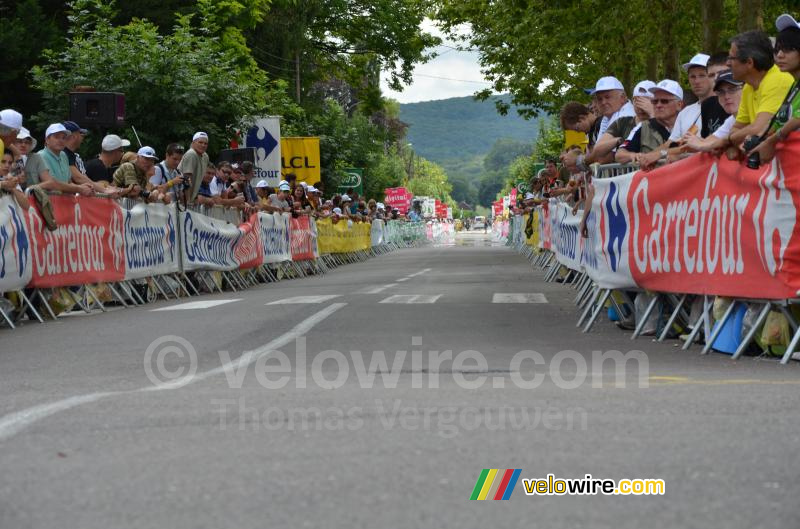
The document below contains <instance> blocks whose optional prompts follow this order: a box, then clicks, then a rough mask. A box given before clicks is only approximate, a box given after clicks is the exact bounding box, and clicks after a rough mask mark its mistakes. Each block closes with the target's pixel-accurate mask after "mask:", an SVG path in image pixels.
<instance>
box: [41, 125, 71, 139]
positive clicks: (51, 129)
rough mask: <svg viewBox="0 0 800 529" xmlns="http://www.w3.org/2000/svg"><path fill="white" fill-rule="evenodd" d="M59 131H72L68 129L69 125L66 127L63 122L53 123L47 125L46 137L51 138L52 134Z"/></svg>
mask: <svg viewBox="0 0 800 529" xmlns="http://www.w3.org/2000/svg"><path fill="white" fill-rule="evenodd" d="M59 132H66V133H67V134H69V133H70V132H69V131H68V130H67V127H65V126H64V124H63V123H53V124H52V125H50V126H49V127H47V130H46V131H45V133H44V137H45V138H49V137H50V136H51V135H53V134H57V133H59Z"/></svg>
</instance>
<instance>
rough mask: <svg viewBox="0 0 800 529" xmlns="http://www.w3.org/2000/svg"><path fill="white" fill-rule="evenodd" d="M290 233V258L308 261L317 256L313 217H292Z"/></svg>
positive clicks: (315, 229) (315, 230)
mask: <svg viewBox="0 0 800 529" xmlns="http://www.w3.org/2000/svg"><path fill="white" fill-rule="evenodd" d="M290 233H291V236H292V239H291V244H292V260H294V261H308V260H312V259H315V258H317V257H318V256H319V251H318V250H317V227H316V223H315V222H314V220H313V219H311V218H310V217H309V216H307V215H300V216H299V217H297V218H296V219H292V224H291V229H290Z"/></svg>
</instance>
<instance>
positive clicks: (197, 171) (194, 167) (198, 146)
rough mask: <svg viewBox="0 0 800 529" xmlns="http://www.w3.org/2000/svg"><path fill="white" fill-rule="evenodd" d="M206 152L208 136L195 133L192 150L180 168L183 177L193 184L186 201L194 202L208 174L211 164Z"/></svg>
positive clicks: (188, 190) (184, 158)
mask: <svg viewBox="0 0 800 529" xmlns="http://www.w3.org/2000/svg"><path fill="white" fill-rule="evenodd" d="M206 150H208V134H206V133H205V132H195V133H194V136H192V145H191V148H190V149H189V150H188V151H186V153H184V155H183V158H181V163H180V165H179V166H178V169H180V171H181V173H182V174H183V176H184V177H185V178H186V179H187V181H188V182H190V183H191V185H190V186H189V187H188V189H187V190H186V191H185V194H186V199H187V201H189V202H194V198H195V197H196V196H197V193H198V191H199V190H200V184H201V183H202V182H203V177H204V176H205V174H206V167H208V164H209V163H211V162H210V160H209V159H208V153H207V152H206Z"/></svg>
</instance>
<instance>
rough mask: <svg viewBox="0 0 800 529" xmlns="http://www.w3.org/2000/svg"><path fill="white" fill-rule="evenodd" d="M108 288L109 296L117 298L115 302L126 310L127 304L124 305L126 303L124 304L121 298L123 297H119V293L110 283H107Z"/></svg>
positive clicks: (123, 299)
mask: <svg viewBox="0 0 800 529" xmlns="http://www.w3.org/2000/svg"><path fill="white" fill-rule="evenodd" d="M108 288H109V290H111V294H112V295H113V296H114V297H115V298H117V301H119V302H120V303H122V306H123V307H125V308H126V309H127V308H128V303H126V302H125V298H123V297H122V296H121V295H120V293H119V292H118V291H117V289H116V288H114V285H113V284H112V283H108Z"/></svg>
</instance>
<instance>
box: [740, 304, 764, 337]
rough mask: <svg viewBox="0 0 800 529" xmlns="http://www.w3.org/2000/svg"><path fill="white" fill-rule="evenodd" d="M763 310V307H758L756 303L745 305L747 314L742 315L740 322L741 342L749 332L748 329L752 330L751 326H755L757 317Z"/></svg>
mask: <svg viewBox="0 0 800 529" xmlns="http://www.w3.org/2000/svg"><path fill="white" fill-rule="evenodd" d="M763 309H764V307H763V306H761V305H758V304H757V303H748V304H747V312H745V313H744V319H743V320H742V336H741V339H742V340H744V337H745V336H747V333H748V332H750V329H752V328H753V325H755V324H756V320H757V319H758V315H759V314H760V313H761V311H762V310H763ZM756 334H758V331H756Z"/></svg>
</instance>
